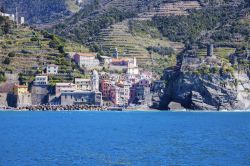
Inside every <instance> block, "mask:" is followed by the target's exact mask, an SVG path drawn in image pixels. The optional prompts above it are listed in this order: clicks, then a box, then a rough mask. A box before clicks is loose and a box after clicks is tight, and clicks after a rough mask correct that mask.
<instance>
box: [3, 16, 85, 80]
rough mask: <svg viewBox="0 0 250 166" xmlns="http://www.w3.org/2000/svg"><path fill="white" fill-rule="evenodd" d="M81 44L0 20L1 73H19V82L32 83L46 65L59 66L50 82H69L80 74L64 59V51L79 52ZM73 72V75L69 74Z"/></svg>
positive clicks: (65, 56)
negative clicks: (75, 75) (57, 72)
mask: <svg viewBox="0 0 250 166" xmlns="http://www.w3.org/2000/svg"><path fill="white" fill-rule="evenodd" d="M81 49H82V47H81V45H79V44H77V43H71V42H69V41H66V40H63V39H61V38H59V37H57V36H55V35H52V34H49V33H47V32H46V31H37V30H34V29H32V28H30V27H27V26H18V27H16V25H15V24H14V23H13V22H11V21H8V19H6V18H3V17H0V63H1V67H0V73H4V72H7V73H14V74H19V76H20V79H21V80H20V81H21V82H29V81H32V79H33V76H34V74H36V73H42V72H43V70H44V69H45V67H46V65H47V64H56V65H58V66H59V73H60V74H59V75H61V76H58V77H54V78H51V79H52V81H51V83H53V82H56V81H59V80H62V79H63V78H64V79H65V80H69V79H72V78H73V76H74V74H77V75H78V74H80V72H79V70H78V68H77V66H76V65H75V63H73V62H71V59H70V58H69V57H67V55H66V54H65V52H66V51H67V52H68V51H69V52H70V51H81ZM73 69H76V70H75V72H74V73H72V74H69V73H71V71H72V70H73Z"/></svg>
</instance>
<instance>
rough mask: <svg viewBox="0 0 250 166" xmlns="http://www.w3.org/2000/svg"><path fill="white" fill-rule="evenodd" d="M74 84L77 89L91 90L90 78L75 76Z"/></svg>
mask: <svg viewBox="0 0 250 166" xmlns="http://www.w3.org/2000/svg"><path fill="white" fill-rule="evenodd" d="M75 85H76V89H77V90H81V91H91V89H92V86H91V79H86V78H75Z"/></svg>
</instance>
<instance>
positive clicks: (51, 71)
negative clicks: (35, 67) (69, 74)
mask: <svg viewBox="0 0 250 166" xmlns="http://www.w3.org/2000/svg"><path fill="white" fill-rule="evenodd" d="M46 73H47V74H48V75H54V74H58V66H57V65H54V64H51V65H47V67H46Z"/></svg>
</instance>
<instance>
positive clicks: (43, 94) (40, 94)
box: [31, 86, 48, 105]
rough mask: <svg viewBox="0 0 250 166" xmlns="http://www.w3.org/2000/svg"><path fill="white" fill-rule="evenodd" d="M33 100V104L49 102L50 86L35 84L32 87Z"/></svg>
mask: <svg viewBox="0 0 250 166" xmlns="http://www.w3.org/2000/svg"><path fill="white" fill-rule="evenodd" d="M31 101H32V104H33V105H40V104H47V102H48V87H47V86H33V87H32V88H31Z"/></svg>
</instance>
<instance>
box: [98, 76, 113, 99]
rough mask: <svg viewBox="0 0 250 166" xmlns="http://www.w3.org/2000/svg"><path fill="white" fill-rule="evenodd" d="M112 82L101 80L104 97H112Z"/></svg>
mask: <svg viewBox="0 0 250 166" xmlns="http://www.w3.org/2000/svg"><path fill="white" fill-rule="evenodd" d="M111 86H112V83H111V81H110V80H102V81H101V92H102V97H103V98H106V99H108V98H109V97H110V88H111Z"/></svg>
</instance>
